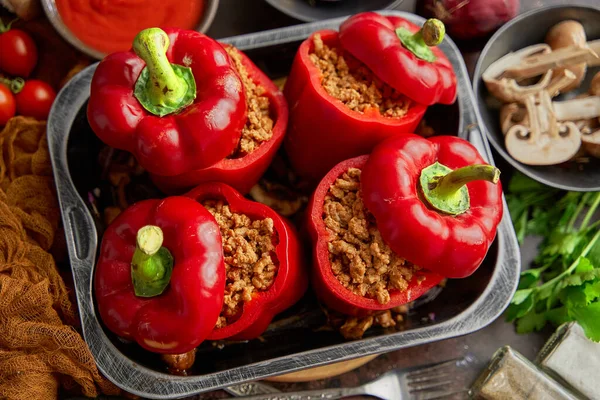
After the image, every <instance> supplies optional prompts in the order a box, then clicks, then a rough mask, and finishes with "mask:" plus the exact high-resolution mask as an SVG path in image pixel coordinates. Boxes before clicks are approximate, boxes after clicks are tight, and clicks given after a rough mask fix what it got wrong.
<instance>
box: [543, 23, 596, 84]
mask: <svg viewBox="0 0 600 400" xmlns="http://www.w3.org/2000/svg"><path fill="white" fill-rule="evenodd" d="M545 41H546V43H547V44H548V45H550V47H551V48H552V50H557V49H562V48H564V47H570V46H578V47H586V46H587V44H586V41H587V39H586V36H585V29H584V28H583V25H581V24H580V23H579V22H577V21H573V20H567V21H562V22H559V23H558V24H556V25H554V26H553V27H552V28H550V30H549V31H548V33H547V34H546V40H545ZM565 70H568V71H571V72H573V74H575V76H576V79H575V80H574V81H573V82H572V83H571V84H570V85H568V86H567V87H565V88H563V90H562V93H566V92H568V91H571V90H573V89H575V88H578V87H579V85H581V82H582V81H583V79H584V78H585V73H586V70H587V65H586V63H581V64H575V65H571V66H569V67H568V68H567V67H559V68H555V69H554V75H555V76H556V75H557V74H560V73H562V71H565Z"/></svg>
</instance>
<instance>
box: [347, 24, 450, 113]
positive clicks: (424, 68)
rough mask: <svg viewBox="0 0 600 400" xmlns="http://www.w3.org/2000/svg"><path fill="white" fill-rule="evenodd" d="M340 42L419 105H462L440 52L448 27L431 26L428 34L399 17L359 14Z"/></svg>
mask: <svg viewBox="0 0 600 400" xmlns="http://www.w3.org/2000/svg"><path fill="white" fill-rule="evenodd" d="M339 37H340V42H341V44H342V47H343V48H344V50H346V51H348V52H349V53H350V54H352V55H353V56H354V57H356V58H357V59H358V60H360V61H361V62H362V63H364V64H365V65H366V66H367V67H369V69H370V70H371V71H372V72H373V73H374V74H375V75H376V76H377V77H378V78H379V79H381V80H382V81H384V82H385V83H387V84H388V85H390V86H391V87H393V88H394V89H396V90H397V91H399V92H400V93H402V94H404V95H405V96H407V97H409V98H411V99H412V100H414V101H415V102H417V103H420V104H425V105H431V104H434V103H442V104H451V103H453V102H454V100H455V99H456V76H455V74H454V70H453V69H452V65H451V64H450V61H448V58H446V56H445V55H444V53H443V52H442V51H441V50H440V49H439V48H437V47H436V46H437V45H438V44H440V43H441V42H442V40H443V38H444V24H442V22H441V21H439V20H436V19H430V20H427V22H426V23H425V24H424V25H423V28H419V27H418V26H417V25H415V24H413V23H411V22H409V21H407V20H405V19H403V18H400V17H395V16H390V17H386V16H382V15H379V14H377V13H374V12H366V13H361V14H357V15H355V16H353V17H350V18H348V19H347V20H346V21H345V22H344V23H343V24H342V25H341V26H340V35H339Z"/></svg>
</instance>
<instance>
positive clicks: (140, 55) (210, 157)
mask: <svg viewBox="0 0 600 400" xmlns="http://www.w3.org/2000/svg"><path fill="white" fill-rule="evenodd" d="M87 114H88V120H89V122H90V126H91V127H92V129H93V130H94V132H95V133H96V135H97V136H98V137H99V138H100V139H101V140H102V141H103V142H104V143H106V144H108V145H109V146H112V147H116V148H118V149H124V150H127V151H130V152H132V153H133V154H134V155H135V156H136V158H137V160H138V162H139V163H140V165H141V166H142V167H143V168H144V169H146V170H148V171H150V172H152V173H154V174H157V175H165V176H173V175H178V174H182V173H185V172H188V171H192V170H195V169H200V168H206V167H209V166H211V165H213V164H215V163H216V162H218V161H220V160H222V159H223V158H225V157H227V156H229V155H230V154H231V153H232V152H233V151H234V150H235V148H236V146H237V145H238V142H239V140H240V136H241V131H242V128H243V126H244V123H245V122H246V97H245V92H244V89H243V86H242V82H241V79H240V77H239V75H238V73H237V71H236V69H235V66H234V65H233V63H232V62H231V60H230V58H229V56H228V54H227V52H226V51H225V49H224V48H223V46H221V45H220V44H219V43H217V42H216V41H214V40H213V39H211V38H209V37H207V36H205V35H203V34H201V33H199V32H195V31H187V30H179V29H167V30H166V31H163V30H161V29H159V28H149V29H145V30H143V31H141V32H140V33H139V34H138V35H137V36H136V38H135V40H134V42H133V49H132V50H131V51H128V52H119V53H113V54H111V55H109V56H107V57H106V58H105V59H104V60H102V62H101V63H100V64H99V65H98V67H97V69H96V72H95V73H94V77H93V79H92V84H91V92H90V101H89V104H88V113H87Z"/></svg>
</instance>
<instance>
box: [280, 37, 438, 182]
mask: <svg viewBox="0 0 600 400" xmlns="http://www.w3.org/2000/svg"><path fill="white" fill-rule="evenodd" d="M316 34H319V35H321V39H322V40H323V43H324V44H326V45H327V46H329V47H330V48H337V49H340V42H339V39H338V34H337V32H335V31H330V30H324V31H319V32H315V33H313V34H312V35H311V36H310V37H309V38H308V39H307V40H305V41H304V42H303V43H302V44H301V45H300V48H299V49H298V52H297V53H296V57H295V59H294V63H293V64H292V69H291V72H290V74H289V77H288V79H287V82H286V84H285V88H284V94H285V97H286V99H287V101H288V105H289V108H290V122H289V129H288V134H287V136H286V139H285V142H284V143H285V149H286V152H287V154H288V157H289V159H290V162H291V164H292V167H293V168H294V170H295V171H296V172H297V173H298V175H300V176H301V177H302V178H304V179H305V180H306V181H307V182H308V183H309V184H312V185H316V184H317V183H318V182H319V180H320V179H321V178H322V177H323V176H324V175H325V174H326V173H327V171H329V170H330V169H331V168H332V167H333V166H334V165H335V164H337V163H338V162H340V161H343V160H345V159H348V158H351V157H356V156H359V155H362V154H367V153H369V152H370V151H371V150H372V149H373V147H374V146H375V145H376V144H377V143H379V142H381V141H382V140H384V139H386V138H388V137H390V136H393V135H396V134H398V133H402V132H414V130H415V128H416V127H417V125H418V124H419V121H420V120H421V118H422V117H423V114H424V113H425V110H426V109H427V107H426V106H424V105H421V104H416V103H412V104H411V106H410V108H409V110H408V113H407V114H406V115H405V116H403V117H402V118H388V117H385V116H382V115H381V114H380V113H379V110H374V109H371V110H366V111H365V112H364V113H360V112H357V111H353V110H351V109H350V108H348V107H347V106H346V105H345V104H343V103H342V102H341V101H339V100H337V99H335V98H334V97H332V96H330V95H329V94H328V93H327V92H326V91H325V89H324V88H323V86H322V85H321V80H322V76H321V73H320V71H319V69H318V68H317V67H316V66H315V65H314V64H313V62H312V60H311V59H310V54H311V53H313V52H314V42H313V39H314V36H315V35H316Z"/></svg>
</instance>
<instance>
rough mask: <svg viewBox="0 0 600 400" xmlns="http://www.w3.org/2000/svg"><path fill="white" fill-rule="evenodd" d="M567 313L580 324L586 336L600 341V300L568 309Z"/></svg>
mask: <svg viewBox="0 0 600 400" xmlns="http://www.w3.org/2000/svg"><path fill="white" fill-rule="evenodd" d="M569 314H571V315H572V316H573V317H574V318H575V320H577V322H578V323H579V325H581V327H582V328H583V331H584V332H585V335H586V336H587V337H588V338H590V339H591V340H593V341H594V342H600V302H595V303H592V304H590V305H588V306H586V307H577V308H574V309H572V310H571V309H570V310H569Z"/></svg>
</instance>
